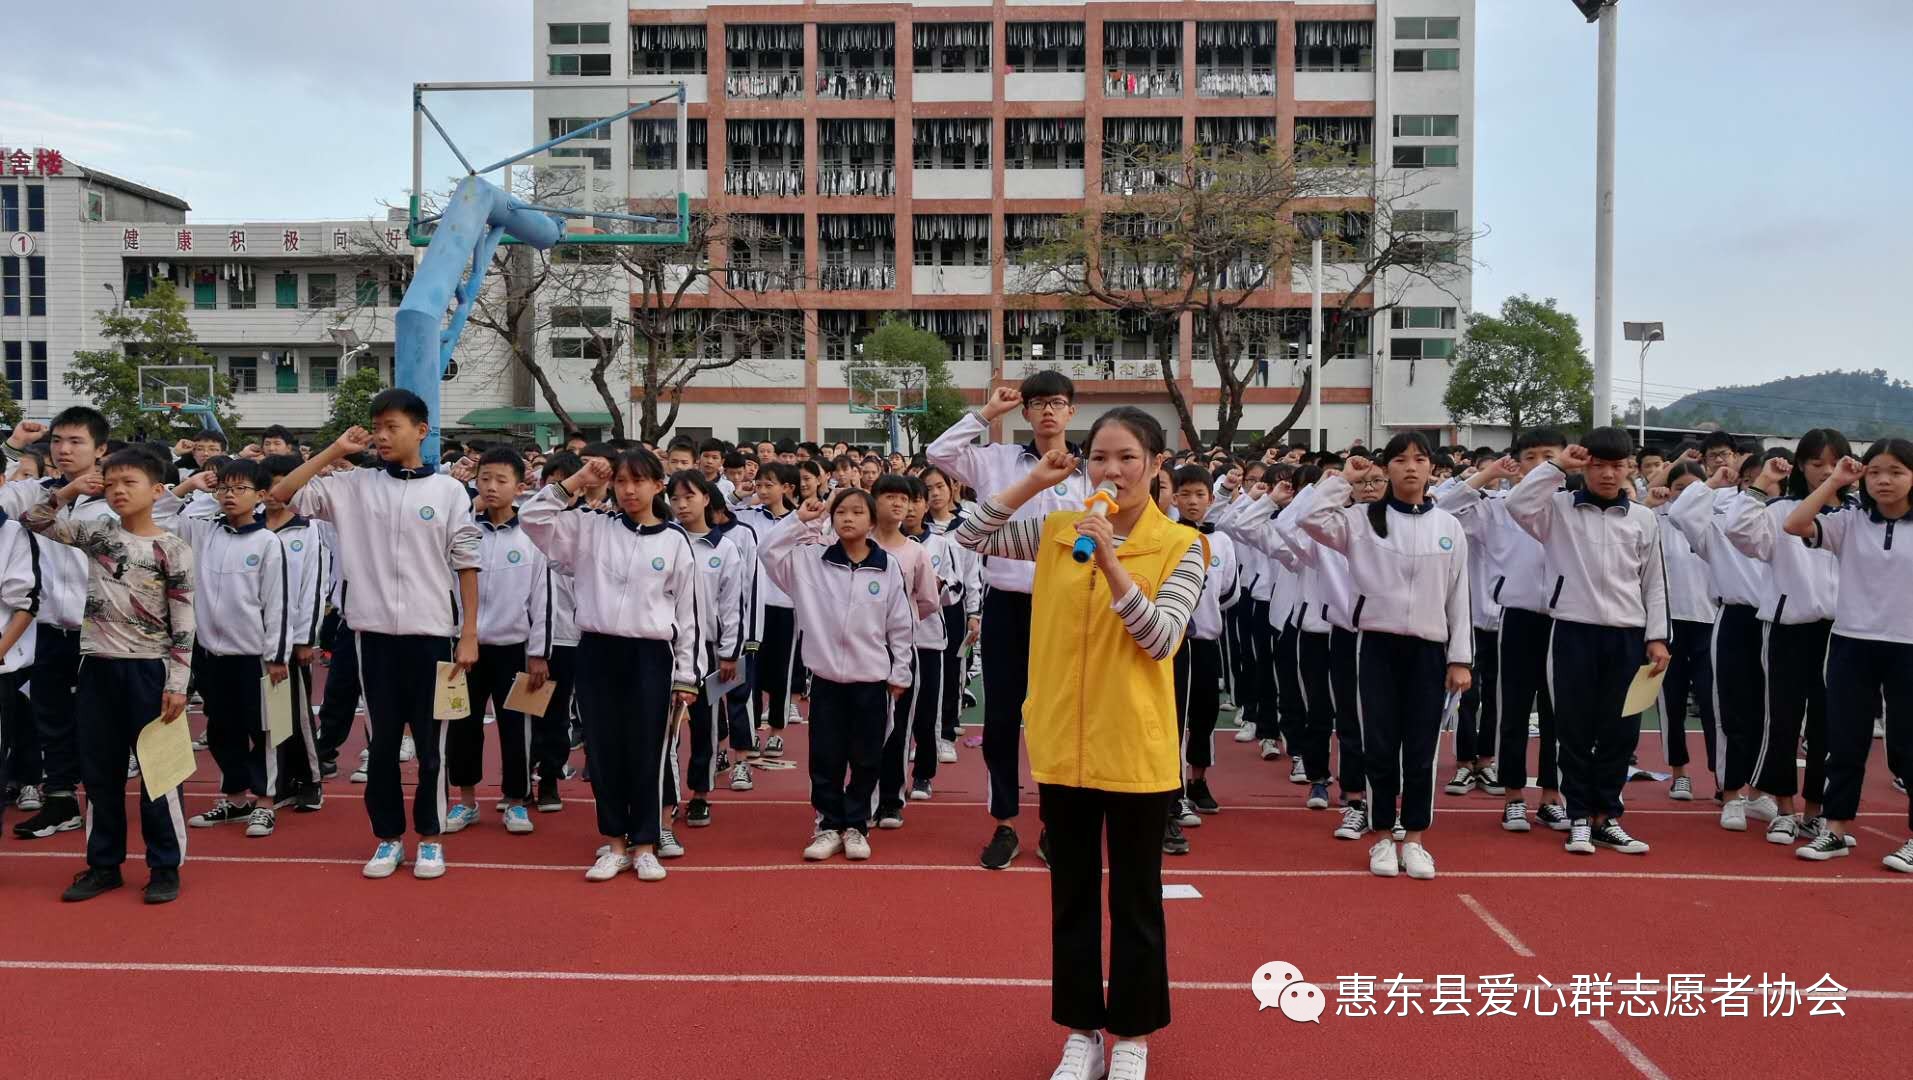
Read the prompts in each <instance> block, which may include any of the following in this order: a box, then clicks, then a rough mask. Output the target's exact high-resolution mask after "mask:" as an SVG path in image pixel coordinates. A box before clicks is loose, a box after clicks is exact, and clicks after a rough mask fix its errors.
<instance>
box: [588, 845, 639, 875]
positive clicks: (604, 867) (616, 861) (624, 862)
mask: <svg viewBox="0 0 1913 1080" xmlns="http://www.w3.org/2000/svg"><path fill="white" fill-rule="evenodd" d="M629 869H631V856H629V855H619V854H618V853H617V852H614V851H612V850H610V849H609V848H601V849H599V851H598V861H597V862H594V863H592V864H591V869H589V870H586V871H585V880H586V881H610V880H611V879H612V878H615V877H617V876H618V875H619V874H622V873H624V872H625V871H626V870H629Z"/></svg>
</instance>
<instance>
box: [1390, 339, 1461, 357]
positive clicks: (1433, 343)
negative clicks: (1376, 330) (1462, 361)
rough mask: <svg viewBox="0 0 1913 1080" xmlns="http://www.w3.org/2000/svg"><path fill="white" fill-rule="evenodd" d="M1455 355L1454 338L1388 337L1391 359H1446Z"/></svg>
mask: <svg viewBox="0 0 1913 1080" xmlns="http://www.w3.org/2000/svg"><path fill="white" fill-rule="evenodd" d="M1454 355H1455V339H1454V338H1445V337H1411V338H1390V339H1388V356H1389V359H1391V360H1447V359H1450V358H1451V357H1453V356H1454Z"/></svg>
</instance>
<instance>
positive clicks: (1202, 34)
mask: <svg viewBox="0 0 1913 1080" xmlns="http://www.w3.org/2000/svg"><path fill="white" fill-rule="evenodd" d="M1274 44H1275V24H1274V23H1272V22H1199V23H1197V24H1196V48H1198V49H1205V48H1217V47H1220V48H1226V49H1253V48H1269V47H1271V46H1273V45H1274Z"/></svg>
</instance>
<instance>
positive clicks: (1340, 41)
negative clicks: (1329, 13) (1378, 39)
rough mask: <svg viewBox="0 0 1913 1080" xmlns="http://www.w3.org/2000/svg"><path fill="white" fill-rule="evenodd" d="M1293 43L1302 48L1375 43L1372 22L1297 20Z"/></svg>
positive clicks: (1361, 47) (1361, 46)
mask: <svg viewBox="0 0 1913 1080" xmlns="http://www.w3.org/2000/svg"><path fill="white" fill-rule="evenodd" d="M1295 44H1296V45H1297V46H1299V47H1301V48H1304V49H1320V48H1330V49H1367V48H1373V47H1374V45H1375V24H1374V23H1372V22H1298V23H1296V24H1295Z"/></svg>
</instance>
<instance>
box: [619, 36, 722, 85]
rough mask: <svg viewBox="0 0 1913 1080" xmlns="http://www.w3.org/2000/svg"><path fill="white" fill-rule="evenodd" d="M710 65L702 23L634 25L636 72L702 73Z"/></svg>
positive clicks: (633, 64)
mask: <svg viewBox="0 0 1913 1080" xmlns="http://www.w3.org/2000/svg"><path fill="white" fill-rule="evenodd" d="M709 66H710V62H709V61H708V60H707V59H706V35H705V32H704V27H702V26H664V25H656V24H653V25H649V26H634V27H632V28H631V74H633V75H702V74H704V72H705V71H706V69H707V68H708V67H709Z"/></svg>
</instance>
